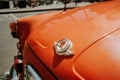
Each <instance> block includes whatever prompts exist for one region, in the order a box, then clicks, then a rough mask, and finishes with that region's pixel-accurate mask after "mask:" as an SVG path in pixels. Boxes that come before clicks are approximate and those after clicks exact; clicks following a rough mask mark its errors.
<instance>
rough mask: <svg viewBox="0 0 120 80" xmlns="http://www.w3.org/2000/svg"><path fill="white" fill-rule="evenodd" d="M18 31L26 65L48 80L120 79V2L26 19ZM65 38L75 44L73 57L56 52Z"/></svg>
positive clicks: (101, 3) (97, 4)
mask: <svg viewBox="0 0 120 80" xmlns="http://www.w3.org/2000/svg"><path fill="white" fill-rule="evenodd" d="M18 30H19V38H20V43H21V44H22V48H23V49H22V50H23V57H24V59H23V60H24V64H32V65H33V66H34V67H35V68H36V70H37V71H38V73H40V74H41V75H43V77H44V79H46V80H47V79H48V78H51V79H52V80H54V77H57V78H58V79H61V80H84V79H87V80H89V79H90V80H106V79H107V80H112V79H116V80H119V79H120V77H119V74H120V59H119V55H120V49H119V48H120V45H119V43H120V41H119V40H120V37H119V35H120V2H119V1H108V2H100V3H95V4H92V5H88V6H85V7H79V8H75V9H71V10H67V11H65V12H64V11H58V12H51V13H46V14H41V15H35V16H32V17H28V18H23V19H20V20H18ZM65 38H67V39H69V40H70V41H71V42H72V43H73V47H72V51H73V52H74V55H73V56H59V55H57V54H56V53H55V51H54V42H56V41H57V42H58V41H59V40H61V39H65ZM31 59H32V61H31ZM43 64H44V66H43ZM46 68H47V69H46ZM47 70H49V71H47ZM44 71H45V72H44ZM51 73H52V74H51Z"/></svg>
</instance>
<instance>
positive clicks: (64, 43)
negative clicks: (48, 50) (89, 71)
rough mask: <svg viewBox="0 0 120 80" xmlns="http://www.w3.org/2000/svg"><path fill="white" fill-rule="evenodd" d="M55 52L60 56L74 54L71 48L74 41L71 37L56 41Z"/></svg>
mask: <svg viewBox="0 0 120 80" xmlns="http://www.w3.org/2000/svg"><path fill="white" fill-rule="evenodd" d="M54 45H55V52H56V53H57V54H58V55H60V56H72V55H74V53H73V51H72V50H71V48H72V47H73V44H72V42H71V41H70V40H69V39H62V40H60V41H58V42H55V43H54Z"/></svg>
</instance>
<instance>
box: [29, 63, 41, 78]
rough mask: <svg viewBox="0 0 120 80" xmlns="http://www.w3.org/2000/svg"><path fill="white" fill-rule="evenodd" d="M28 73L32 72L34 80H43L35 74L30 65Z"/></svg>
mask: <svg viewBox="0 0 120 80" xmlns="http://www.w3.org/2000/svg"><path fill="white" fill-rule="evenodd" d="M27 71H28V72H30V74H31V76H32V77H33V78H34V80H42V78H41V77H40V76H39V75H38V74H37V73H36V72H35V70H34V69H33V68H32V67H31V66H30V65H28V66H27Z"/></svg>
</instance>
